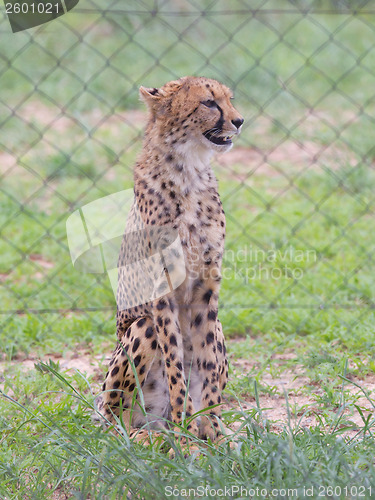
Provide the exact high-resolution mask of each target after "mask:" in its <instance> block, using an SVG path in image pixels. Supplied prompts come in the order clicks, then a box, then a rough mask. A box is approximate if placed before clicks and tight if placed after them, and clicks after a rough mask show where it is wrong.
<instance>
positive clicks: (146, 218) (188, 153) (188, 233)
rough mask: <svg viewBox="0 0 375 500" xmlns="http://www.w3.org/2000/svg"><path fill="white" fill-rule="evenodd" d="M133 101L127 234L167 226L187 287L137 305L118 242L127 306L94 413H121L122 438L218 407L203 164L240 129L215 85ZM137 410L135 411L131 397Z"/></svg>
mask: <svg viewBox="0 0 375 500" xmlns="http://www.w3.org/2000/svg"><path fill="white" fill-rule="evenodd" d="M140 96H141V98H142V99H143V100H144V102H145V103H146V105H147V107H148V110H149V117H148V123H147V128H146V132H145V136H144V143H143V149H142V152H141V154H140V156H139V159H138V161H137V163H136V166H135V170H134V182H135V187H134V192H135V204H134V206H133V209H132V211H131V214H130V217H129V220H128V222H127V229H128V230H129V229H130V230H131V229H132V228H133V227H134V228H137V229H139V228H140V227H142V228H146V230H147V231H149V230H150V228H158V227H167V226H170V227H171V228H172V229H173V230H175V231H178V235H179V237H180V240H181V245H182V250H183V258H184V261H185V266H186V277H185V279H184V281H183V283H182V284H181V285H180V286H179V287H178V288H177V289H175V290H174V291H172V292H169V293H167V294H166V295H164V296H161V297H159V298H158V299H155V300H153V301H151V302H148V303H146V304H142V305H136V304H138V303H139V301H137V297H136V292H135V291H134V290H135V289H136V288H137V287H136V286H135V283H134V279H136V278H134V276H130V278H129V276H128V277H125V276H124V274H123V271H122V266H123V265H124V260H125V257H124V256H125V255H126V253H129V249H127V247H126V245H127V243H126V237H124V241H123V245H122V250H121V252H120V257H119V284H118V297H117V299H118V300H117V302H118V304H121V303H122V302H123V301H124V299H125V298H129V297H130V303H129V302H127V303H128V307H127V308H126V309H124V308H122V307H119V306H118V311H117V336H118V345H117V347H116V350H115V351H114V353H113V356H112V359H111V361H110V363H109V369H108V373H107V376H106V380H105V382H104V384H103V393H102V397H101V402H100V405H99V408H100V409H101V411H102V412H103V414H104V415H105V417H106V418H107V419H108V420H109V421H110V422H113V423H114V422H115V418H114V415H116V416H119V412H120V409H121V408H122V409H123V415H122V416H123V419H124V422H125V425H126V426H127V428H128V430H129V431H130V429H132V428H139V427H142V426H149V427H150V428H158V427H159V428H160V427H165V425H166V423H165V422H166V420H169V421H172V422H175V423H181V422H182V421H183V419H184V416H185V417H186V418H189V417H190V416H192V415H193V414H194V413H195V412H197V411H199V410H202V409H205V408H207V407H212V406H215V405H220V403H221V402H222V399H221V392H222V390H223V389H224V387H225V385H226V383H227V377H228V362H227V357H226V350H225V342H224V336H223V331H222V327H221V323H220V321H219V319H218V297H219V288H220V280H221V261H222V256H223V251H224V238H225V216H224V211H223V208H222V205H221V201H220V198H219V195H218V190H217V181H216V178H215V176H214V174H213V171H212V169H211V166H210V159H211V157H212V155H213V154H214V153H215V152H225V151H227V150H228V149H230V147H231V146H232V141H231V136H233V135H237V134H238V133H239V131H240V129H241V125H242V123H243V119H242V117H241V116H240V115H239V113H238V112H237V111H236V110H235V108H234V107H233V105H232V103H231V100H230V99H231V97H232V93H231V91H230V90H229V89H228V88H227V87H225V86H224V85H222V84H220V83H219V82H217V81H215V80H211V79H207V78H203V77H184V78H181V79H179V80H176V81H172V82H169V83H167V84H165V85H164V86H163V87H161V88H159V89H157V88H152V89H150V88H144V87H141V88H140ZM141 247H142V248H143V249H144V248H145V246H144V245H143V246H142V245H141ZM137 248H138V247H137ZM142 251H143V250H140V251H139V252H140V253H142ZM143 257H145V255H137V256H136V258H143ZM132 280H133V281H132ZM132 294H133V296H134V297H133V298H134V304H133V303H132V300H133V298H132ZM134 372H136V376H135V373H134ZM137 387H138V389H139V388H141V389H142V394H143V401H144V409H145V411H146V414H145V413H144V411H142V410H141V409H140V408H139V407H138V406H137V405H136V406H135V407H134V408H133V410H131V407H132V401H133V396H134V394H135V391H136V389H137ZM136 401H137V402H142V398H140V395H139V393H138V394H137V396H136ZM218 418H220V406H216V407H214V408H210V409H208V410H207V411H206V412H204V413H203V415H202V416H201V417H200V418H198V419H193V420H191V421H190V424H189V426H188V428H189V429H190V430H191V431H192V432H193V433H194V434H196V435H199V436H200V437H202V438H208V437H209V438H211V439H212V440H213V439H215V437H217V434H218V429H219V424H218V421H217V420H218Z"/></svg>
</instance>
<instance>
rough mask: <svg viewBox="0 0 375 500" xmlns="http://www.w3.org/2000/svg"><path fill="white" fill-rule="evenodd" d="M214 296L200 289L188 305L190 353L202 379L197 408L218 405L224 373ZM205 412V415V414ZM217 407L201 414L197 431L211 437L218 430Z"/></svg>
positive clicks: (221, 337) (223, 348)
mask: <svg viewBox="0 0 375 500" xmlns="http://www.w3.org/2000/svg"><path fill="white" fill-rule="evenodd" d="M217 312H218V298H217V294H216V293H215V292H214V291H213V290H212V288H208V289H207V288H206V289H205V290H203V291H200V296H199V297H196V299H195V301H194V305H193V308H192V322H191V334H192V342H193V351H194V356H195V359H196V362H197V366H198V370H199V373H200V378H201V381H202V396H201V409H204V408H207V407H209V406H214V405H218V404H219V405H220V403H221V391H222V388H223V386H224V387H225V383H226V380H225V382H224V378H223V376H222V373H225V374H226V375H227V368H226V365H225V362H226V359H224V358H225V347H224V337H223V333H222V329H221V324H220V322H219V320H218V319H217ZM205 415H207V416H205ZM220 417H221V407H220V406H216V407H215V408H211V409H209V410H207V411H206V412H204V414H202V419H201V425H200V430H199V435H200V437H202V438H203V439H207V438H210V439H211V440H212V441H214V440H215V439H216V438H217V436H218V433H219V430H218V428H219V424H218V421H217V420H218V418H220Z"/></svg>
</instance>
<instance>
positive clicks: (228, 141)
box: [203, 130, 233, 146]
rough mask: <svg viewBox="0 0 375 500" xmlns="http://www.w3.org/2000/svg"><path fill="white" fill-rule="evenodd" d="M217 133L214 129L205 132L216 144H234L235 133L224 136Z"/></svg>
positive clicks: (206, 136)
mask: <svg viewBox="0 0 375 500" xmlns="http://www.w3.org/2000/svg"><path fill="white" fill-rule="evenodd" d="M216 133H217V132H216ZM216 133H215V132H214V131H212V130H207V132H204V134H203V135H204V136H205V138H206V139H208V140H209V141H210V142H213V143H214V144H218V145H219V146H223V145H226V146H229V145H230V144H232V137H233V135H227V136H224V137H219V136H217V135H216Z"/></svg>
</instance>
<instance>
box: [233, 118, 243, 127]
mask: <svg viewBox="0 0 375 500" xmlns="http://www.w3.org/2000/svg"><path fill="white" fill-rule="evenodd" d="M232 123H233V125H234V126H235V127H236V128H240V127H241V125H242V124H243V118H237V119H236V120H232Z"/></svg>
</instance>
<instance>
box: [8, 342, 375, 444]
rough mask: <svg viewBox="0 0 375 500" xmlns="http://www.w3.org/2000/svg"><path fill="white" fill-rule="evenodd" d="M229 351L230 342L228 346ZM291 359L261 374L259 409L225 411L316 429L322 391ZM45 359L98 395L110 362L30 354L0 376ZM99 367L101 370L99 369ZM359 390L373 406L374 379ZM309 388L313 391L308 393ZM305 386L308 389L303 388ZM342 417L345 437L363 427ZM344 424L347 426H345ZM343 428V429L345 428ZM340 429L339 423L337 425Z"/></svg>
mask: <svg viewBox="0 0 375 500" xmlns="http://www.w3.org/2000/svg"><path fill="white" fill-rule="evenodd" d="M228 344H229V346H228V348H229V351H230V342H229V343H228ZM291 359H293V354H290V353H285V354H280V355H278V356H276V359H275V360H273V361H274V362H275V363H278V364H279V365H280V367H281V372H280V373H281V375H279V376H278V377H277V378H274V377H272V376H271V374H270V373H268V372H267V371H266V372H265V373H264V375H263V376H262V378H261V380H260V384H261V385H262V386H263V387H264V386H265V387H271V388H272V391H270V394H264V391H261V390H260V391H259V392H260V394H259V398H258V401H259V407H258V406H257V402H256V399H255V397H253V396H249V395H248V396H246V395H245V396H244V397H241V398H239V400H238V401H236V400H235V399H234V398H228V397H227V398H226V401H227V403H226V405H225V408H226V409H232V408H233V407H239V408H240V409H241V410H243V411H244V412H245V413H246V412H248V411H251V410H254V409H258V411H259V409H260V410H261V421H262V422H263V424H264V425H265V424H266V422H267V421H268V423H269V424H270V425H271V429H272V430H273V431H275V432H281V431H282V430H283V429H284V428H285V426H286V425H290V426H291V427H292V428H294V427H296V426H298V427H302V428H303V427H305V428H309V427H316V426H319V425H321V421H320V418H319V417H320V416H322V415H323V414H324V413H325V412H326V411H325V410H324V406H322V404H321V403H319V402H318V400H319V396H323V395H324V394H323V389H322V388H320V386H319V384H312V383H311V381H310V380H309V378H308V377H307V376H306V375H305V374H304V372H303V369H302V367H298V366H297V367H296V368H295V369H293V370H291V369H290V368H287V367H285V369H284V370H283V369H282V367H283V364H285V362H287V361H290V360H291ZM49 360H51V361H53V362H54V363H59V366H60V370H61V371H62V372H63V373H64V372H66V373H68V374H70V375H71V374H73V373H74V372H76V371H79V372H80V373H81V374H83V375H84V376H85V377H87V378H88V379H89V380H90V384H91V388H92V390H93V392H94V393H96V392H97V393H99V392H100V387H101V383H102V381H103V378H104V370H105V368H104V369H103V365H104V366H105V365H107V364H108V362H109V360H110V352H109V350H108V354H107V355H106V356H103V355H102V354H100V355H92V354H91V353H90V352H89V351H83V350H82V351H79V352H72V353H68V354H66V355H65V356H64V358H63V357H61V356H57V355H55V354H47V355H45V356H44V357H43V359H39V358H36V357H33V356H32V355H30V356H28V357H27V358H24V359H22V358H20V359H15V360H12V361H0V374H1V373H5V372H6V370H7V369H8V368H9V367H12V366H15V365H20V364H21V365H22V368H23V369H24V370H25V371H28V370H33V369H34V365H35V364H36V363H39V362H40V361H42V362H44V363H46V364H48V363H49ZM100 365H101V367H100ZM232 366H233V371H234V375H232V376H236V375H239V376H241V374H243V373H249V372H250V371H253V368H254V362H251V361H248V360H246V359H237V360H235V361H233V362H232ZM0 378H1V375H0ZM355 381H356V382H357V383H358V384H360V385H361V387H363V388H365V390H366V391H367V393H368V394H369V397H370V399H371V400H373V403H374V405H375V376H369V377H366V380H355ZM312 385H313V386H314V389H313V390H311V387H312ZM3 386H4V384H3V383H0V388H1V389H3ZM307 386H308V390H306V387H307ZM345 393H346V396H347V398H351V397H353V398H355V399H356V403H355V404H356V405H358V406H359V407H360V408H361V409H362V412H363V414H364V416H365V417H367V416H368V415H370V414H373V413H374V407H373V406H372V404H371V401H369V399H368V398H366V397H365V396H364V394H363V393H362V391H361V390H360V389H359V388H358V387H356V386H354V385H349V384H348V385H346V386H345ZM339 411H342V409H340V408H335V413H336V414H337V413H338V412H339ZM343 416H344V417H345V420H346V422H348V421H349V422H350V424H351V429H350V430H345V432H344V434H345V436H349V437H354V436H355V435H356V434H357V432H358V430H359V429H360V428H361V427H363V421H362V419H361V416H360V414H359V412H358V411H357V410H356V409H355V408H354V407H353V405H352V404H351V405H350V406H349V407H348V408H346V409H344V410H343ZM346 425H347V424H346ZM346 425H345V426H346ZM339 427H340V424H339Z"/></svg>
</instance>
